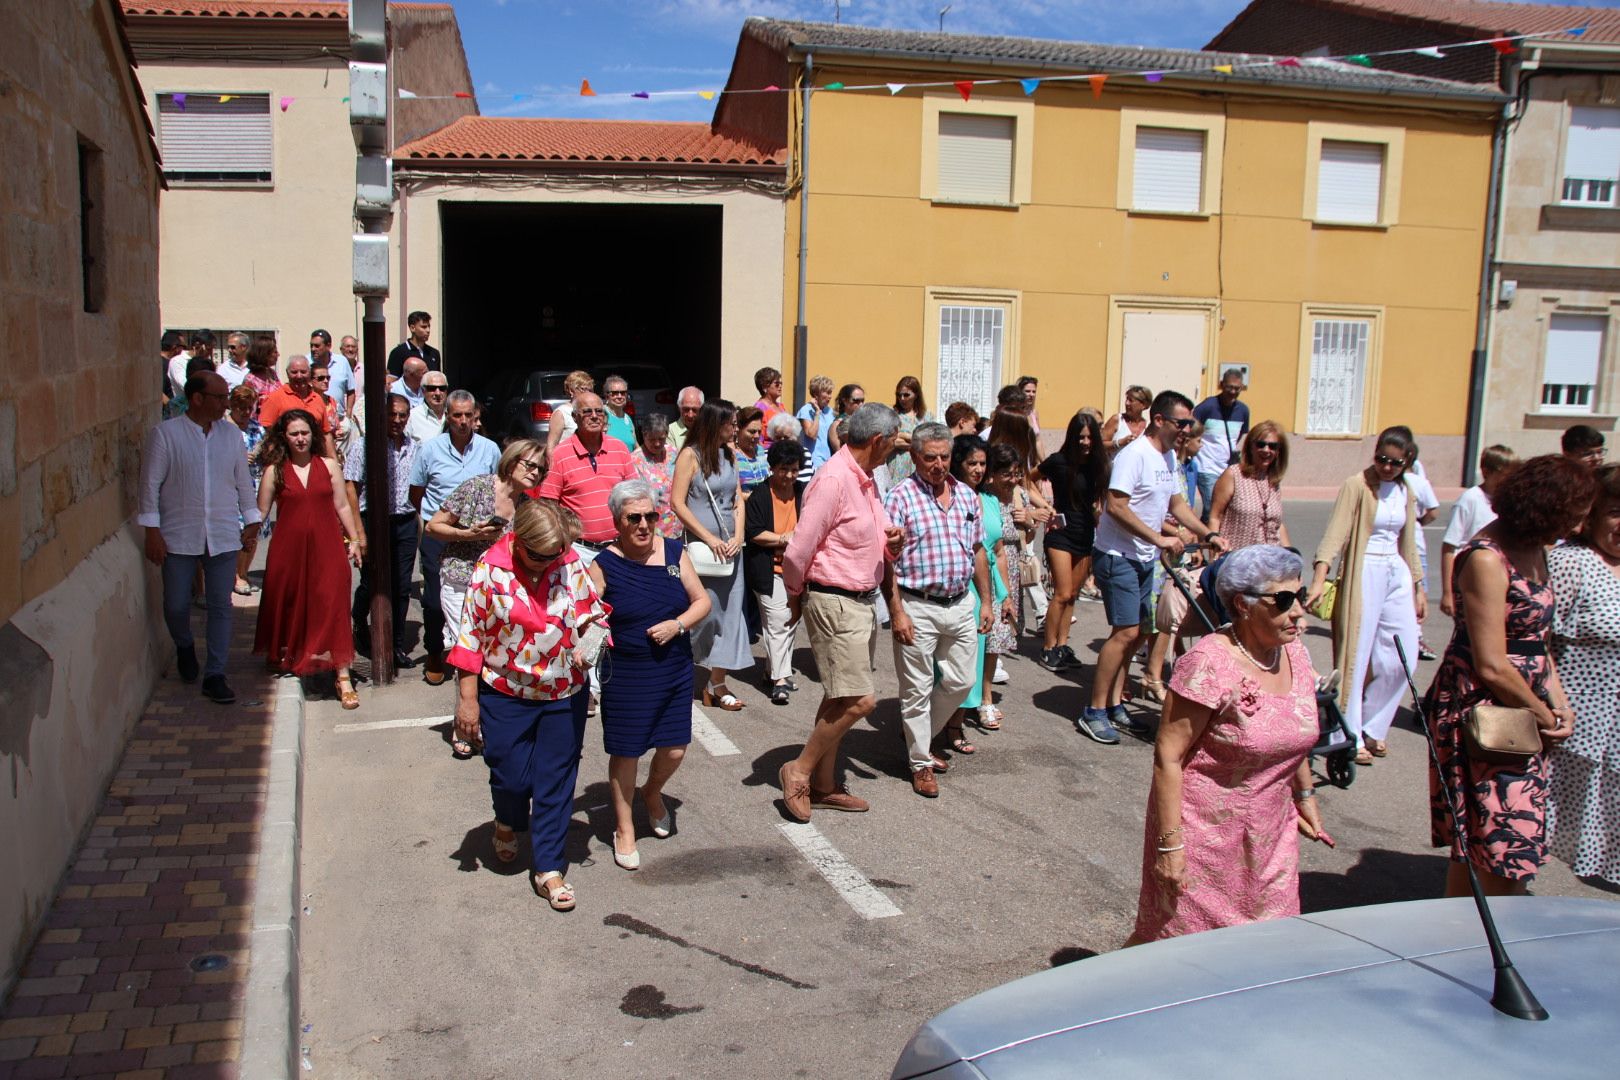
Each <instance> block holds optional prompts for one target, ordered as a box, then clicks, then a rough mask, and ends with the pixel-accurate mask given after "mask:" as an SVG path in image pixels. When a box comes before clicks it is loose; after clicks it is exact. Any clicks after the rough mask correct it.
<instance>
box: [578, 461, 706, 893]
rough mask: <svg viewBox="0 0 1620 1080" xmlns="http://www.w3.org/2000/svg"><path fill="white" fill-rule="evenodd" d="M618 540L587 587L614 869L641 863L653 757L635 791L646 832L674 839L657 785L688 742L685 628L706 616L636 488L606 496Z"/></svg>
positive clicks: (674, 544) (640, 486) (683, 563)
mask: <svg viewBox="0 0 1620 1080" xmlns="http://www.w3.org/2000/svg"><path fill="white" fill-rule="evenodd" d="M608 509H609V510H611V511H612V512H613V524H614V525H615V526H616V527H617V528H618V530H619V535H618V537H617V538H616V539H615V540H614V541H613V542H612V543H610V544H609V545H608V546H607V547H606V548H605V549H604V550H603V551H602V553H601V554H600V555H598V556H597V557H596V561H595V562H593V563H592V564H591V569H590V575H591V581H592V582H593V583H594V584H595V585H596V588H597V591H598V592H600V593H601V594H602V600H603V602H604V603H606V604H607V606H608V609H609V610H610V611H611V612H612V613H613V614H612V616H611V618H612V622H613V649H612V652H611V653H609V656H608V666H606V667H605V668H604V670H603V672H602V746H603V749H605V750H606V751H607V753H608V786H609V788H610V789H611V790H612V793H613V814H614V821H615V829H614V832H613V861H614V862H615V863H617V864H618V865H619V866H621V867H623V868H624V869H626V870H635V869H636V868H638V867H639V866H640V865H641V853H640V851H638V850H637V848H636V831H635V821H634V819H633V817H632V809H631V799H632V797H633V796H634V794H635V791H636V767H637V762H639V761H640V760H641V757H642V755H644V754H645V753H646V752H647V751H648V750H651V751H653V759H652V766H651V768H650V770H649V771H648V774H647V783H646V786H644V787H643V788H642V789H641V799H642V802H643V803H644V804H645V805H646V807H647V820H648V822H649V823H650V824H651V825H652V833H653V835H654V836H656V837H658V838H659V839H660V840H662V839H664V838H665V837H667V836H669V835H670V833H671V832H672V831H673V827H674V825H673V820H672V818H671V815H670V812H669V808H668V807H667V806H666V805H665V804H664V799H663V790H664V785H665V784H666V783H668V782H669V778H670V777H671V776H673V775H674V774H675V770H676V769H677V768H679V767H680V764H681V758H683V757H684V756H685V755H686V744H687V743H689V742H691V741H692V670H693V668H692V639H691V637H690V633H691V630H692V628H693V627H695V626H697V625H698V624H699V623H701V622H702V621H703V619H704V617H705V616H707V615H708V614H709V594H708V592H707V591H705V589H704V588H703V580H702V579H701V578H699V577H698V575H697V571H696V570H694V569H693V568H692V560H691V559H689V558H688V557H687V556H686V553H685V551H684V546H683V545H682V543H681V542H680V541H679V540H671V539H668V538H667V537H664V536H661V535H660V534H659V532H658V528H657V526H658V507H657V504H656V502H655V500H654V498H653V491H652V487H651V485H649V484H648V483H647V482H646V481H645V480H621V481H619V482H618V483H617V484H615V485H613V489H612V490H611V491H610V492H608Z"/></svg>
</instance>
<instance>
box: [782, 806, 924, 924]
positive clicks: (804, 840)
mask: <svg viewBox="0 0 1620 1080" xmlns="http://www.w3.org/2000/svg"><path fill="white" fill-rule="evenodd" d="M777 828H778V829H781V830H782V835H783V836H785V837H787V838H788V842H789V843H791V844H792V845H793V846H794V847H796V848H798V849H799V854H800V855H803V856H804V857H805V858H806V859H807V860H809V863H810V865H811V866H813V867H815V868H816V872H817V873H819V874H820V875H821V876H822V877H824V878H826V879H827V884H829V885H831V886H832V887H833V889H834V890H835V891H836V892H837V893H838V895H839V896H841V897H843V898H844V902H845V903H846V904H848V905H849V906H850V907H852V908H854V909H855V914H857V915H859V916H860V917H861V918H863V919H887V918H889V917H890V916H893V915H899V914H901V911H900V909H899V908H897V907H895V906H894V902H893V901H891V900H890V899H889V898H888V897H887V896H885V895H883V894H882V893H881V892H879V891H878V889H877V886H875V885H873V884H872V883H871V882H870V881H867V880H866V875H865V874H863V873H861V872H860V871H859V870H857V869H855V867H854V865H852V864H851V863H850V861H849V860H848V859H846V858H844V856H843V855H842V854H840V853H839V851H838V849H837V848H835V847H833V846H832V843H831V842H830V841H828V839H827V838H826V837H825V836H823V835H821V833H820V831H818V830H817V829H816V827H815V826H814V825H810V824H804V825H800V824H797V823H789V822H786V821H784V822H782V823H781V824H780V825H778V826H777Z"/></svg>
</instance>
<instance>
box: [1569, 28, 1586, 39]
mask: <svg viewBox="0 0 1620 1080" xmlns="http://www.w3.org/2000/svg"><path fill="white" fill-rule="evenodd" d="M1586 31H1587V27H1585V26H1577V27H1576V28H1575V29H1573V30H1565V31H1564V33H1566V34H1568V35H1569V36H1570V37H1580V36H1581V35H1582V34H1584V33H1586Z"/></svg>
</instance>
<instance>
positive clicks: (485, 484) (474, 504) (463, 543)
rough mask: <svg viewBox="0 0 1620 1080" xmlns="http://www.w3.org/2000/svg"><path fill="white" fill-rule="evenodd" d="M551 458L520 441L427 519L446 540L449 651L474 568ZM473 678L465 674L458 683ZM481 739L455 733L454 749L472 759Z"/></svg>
mask: <svg viewBox="0 0 1620 1080" xmlns="http://www.w3.org/2000/svg"><path fill="white" fill-rule="evenodd" d="M545 460H546V448H545V444H544V443H541V442H537V441H536V440H534V439H514V440H513V441H512V442H511V443H509V444H507V447H506V449H505V450H504V451H503V452H502V453H501V460H500V462H499V463H498V464H497V465H496V466H495V471H494V472H493V473H486V474H485V475H483V476H475V477H473V478H472V479H471V480H466V481H463V482H462V484H461V486H460V487H458V488H456V490H455V491H453V492H452V493H451V494H450V497H449V498H448V499H446V500H444V503H443V505H441V506H440V507H439V510H438V513H436V514H434V515H433V517H432V519H431V520H430V521H429V522H428V523H427V526H426V529H425V531H426V532H427V534H428V535H429V536H431V537H434V538H435V539H438V540H443V541H445V546H444V555H443V557H442V558H441V559H440V562H439V608H440V609H441V610H442V611H443V612H444V638H445V641H444V647H445V648H446V649H453V648H455V647H456V637H457V635H459V634H460V632H461V605H462V601H463V600H464V599H465V598H466V596H467V585H468V583H470V582H471V581H472V576H473V568H474V567H475V566H477V564H478V560H479V558H480V557H481V556H482V555H483V554H484V552H486V551H488V550H489V546H490V545H491V544H493V543H494V542H495V541H496V540H498V539H500V537H501V534H502V533H504V532H506V530H507V528H508V527H509V526H510V525H511V523H512V517H513V515H514V514H515V513H516V512H517V507H518V504H520V503H522V502H523V500H524V499H526V498H528V496H527V495H525V494H524V490H525V489H526V488H531V487H534V486H536V485H538V484H539V483H540V476H541V471H542V469H543V468H544V465H545ZM472 677H473V676H471V675H469V674H467V673H465V672H463V673H462V674H461V675H460V676H459V678H458V679H457V681H458V682H459V681H460V680H461V679H471V678H472ZM476 741H477V740H474V741H473V742H468V741H467V740H465V739H463V738H461V737H460V736H458V735H452V736H451V739H450V752H451V753H452V754H454V755H455V756H456V757H458V758H470V757H472V756H473V744H474V742H476Z"/></svg>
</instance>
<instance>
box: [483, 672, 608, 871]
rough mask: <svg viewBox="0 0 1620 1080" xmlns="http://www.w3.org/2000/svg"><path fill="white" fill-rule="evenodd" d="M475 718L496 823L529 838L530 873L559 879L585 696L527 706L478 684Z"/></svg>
mask: <svg viewBox="0 0 1620 1080" xmlns="http://www.w3.org/2000/svg"><path fill="white" fill-rule="evenodd" d="M478 718H479V722H480V723H481V724H482V725H483V731H484V764H485V765H488V766H489V795H490V802H491V803H492V804H493V805H494V808H495V820H496V821H498V822H500V823H501V824H502V825H505V826H506V827H507V828H509V829H511V830H513V831H514V832H523V831H524V830H525V829H527V830H528V833H529V844H530V847H531V848H532V849H533V852H534V871H535V873H537V874H544V873H548V872H549V871H552V870H556V871H557V872H559V873H561V872H562V870H563V868H564V866H565V860H564V857H563V848H564V845H565V843H566V841H567V839H568V819H569V818H571V817H572V816H573V813H574V785H575V783H576V782H577V781H578V779H579V757H580V751H581V749H582V748H583V747H584V745H585V694H584V693H583V692H581V693H576V694H573V695H571V696H569V697H565V698H562V699H560V700H556V701H525V700H523V699H522V698H515V697H512V696H511V695H510V694H503V693H501V692H500V691H499V690H495V689H492V688H491V687H490V686H488V685H487V684H486V683H484V682H483V681H481V680H480V682H479V684H478Z"/></svg>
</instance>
